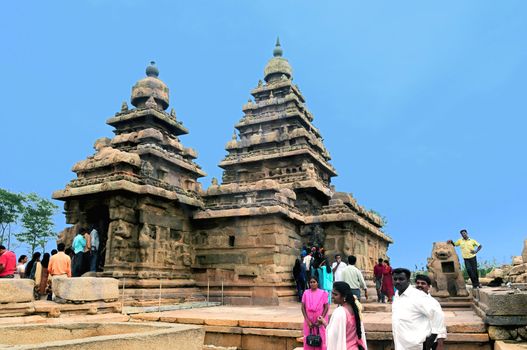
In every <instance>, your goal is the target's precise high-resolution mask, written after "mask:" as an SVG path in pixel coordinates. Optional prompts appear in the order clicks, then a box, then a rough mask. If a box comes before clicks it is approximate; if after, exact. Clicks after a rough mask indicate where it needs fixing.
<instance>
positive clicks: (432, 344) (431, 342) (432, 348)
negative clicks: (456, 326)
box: [423, 334, 437, 350]
mask: <svg viewBox="0 0 527 350" xmlns="http://www.w3.org/2000/svg"><path fill="white" fill-rule="evenodd" d="M436 340H437V334H430V335H429V336H428V337H427V338H426V340H425V342H424V343H423V350H436V348H437V342H436Z"/></svg>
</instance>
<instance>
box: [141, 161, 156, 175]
mask: <svg viewBox="0 0 527 350" xmlns="http://www.w3.org/2000/svg"><path fill="white" fill-rule="evenodd" d="M141 175H143V176H146V177H153V176H154V167H153V166H152V163H150V162H148V161H142V162H141Z"/></svg>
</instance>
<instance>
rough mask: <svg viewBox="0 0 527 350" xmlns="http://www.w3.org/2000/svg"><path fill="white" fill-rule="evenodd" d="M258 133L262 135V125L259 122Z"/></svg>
mask: <svg viewBox="0 0 527 350" xmlns="http://www.w3.org/2000/svg"><path fill="white" fill-rule="evenodd" d="M258 134H260V135H262V134H263V129H262V125H261V124H260V128H259V129H258Z"/></svg>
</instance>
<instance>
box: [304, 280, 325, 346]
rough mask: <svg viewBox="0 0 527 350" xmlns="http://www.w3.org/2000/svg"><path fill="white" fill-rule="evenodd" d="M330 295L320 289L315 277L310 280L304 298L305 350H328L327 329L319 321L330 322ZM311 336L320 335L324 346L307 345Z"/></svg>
mask: <svg viewBox="0 0 527 350" xmlns="http://www.w3.org/2000/svg"><path fill="white" fill-rule="evenodd" d="M328 310H329V305H328V293H327V292H326V291H325V290H323V289H320V288H318V281H317V279H316V278H315V277H311V278H310V279H309V289H307V290H306V291H305V292H304V295H303V296H302V314H303V315H304V350H320V349H322V350H326V329H325V328H324V327H322V322H321V321H320V320H319V319H318V318H319V317H322V319H324V320H326V322H327V320H328V316H327V315H328ZM309 334H318V335H320V338H322V345H321V346H319V347H312V346H309V345H307V344H306V339H307V336H308V335H309Z"/></svg>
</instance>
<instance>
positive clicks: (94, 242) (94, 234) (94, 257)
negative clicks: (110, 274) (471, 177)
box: [90, 225, 99, 272]
mask: <svg viewBox="0 0 527 350" xmlns="http://www.w3.org/2000/svg"><path fill="white" fill-rule="evenodd" d="M90 243H91V244H90V250H91V251H90V271H92V272H96V271H97V262H98V261H99V231H97V226H95V225H94V226H93V227H92V230H91V232H90Z"/></svg>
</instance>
